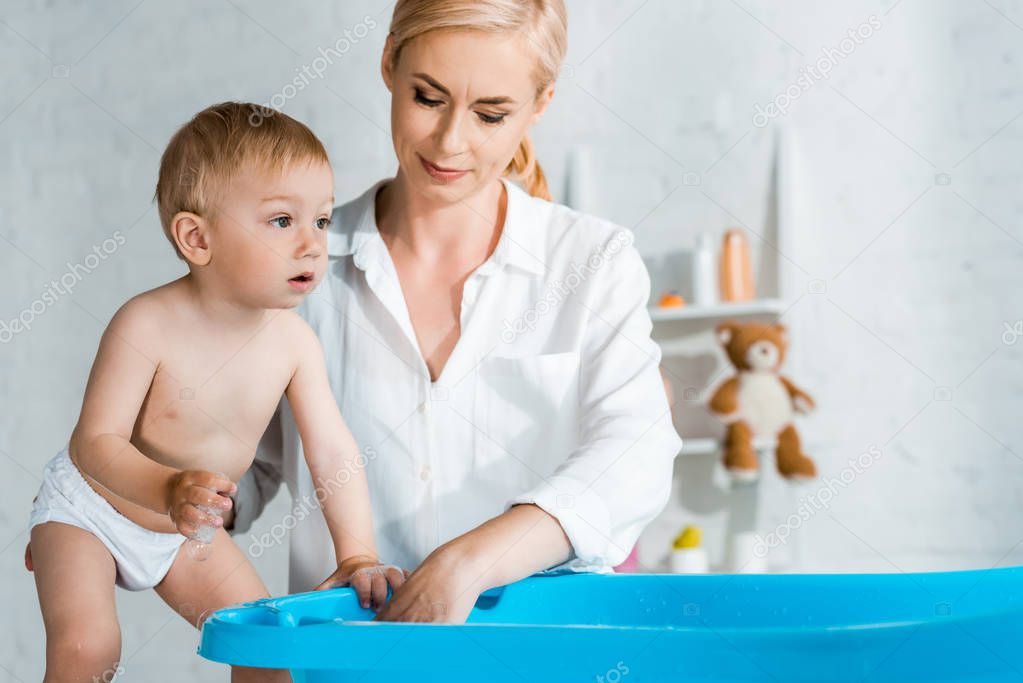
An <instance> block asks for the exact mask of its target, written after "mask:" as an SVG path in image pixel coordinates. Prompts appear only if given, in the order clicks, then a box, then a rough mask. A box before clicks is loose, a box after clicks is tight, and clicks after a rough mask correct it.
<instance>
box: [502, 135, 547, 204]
mask: <svg viewBox="0 0 1023 683" xmlns="http://www.w3.org/2000/svg"><path fill="white" fill-rule="evenodd" d="M504 174H505V175H507V176H513V177H514V178H515V179H517V180H519V181H520V182H521V183H522V185H523V187H525V189H526V192H528V193H529V194H531V195H533V196H534V197H539V198H540V199H546V200H547V201H553V198H552V197H551V191H550V188H548V187H547V176H545V175H544V174H543V169H542V168H540V163H539V162H538V161H537V160H536V157H535V156H534V155H533V143H532V142H530V140H529V136H528V135H525V136H523V138H522V142H520V143H519V148H518V149H517V150H515V156H513V157H512V160H511V163H510V164H508V168H506V169H505V171H504Z"/></svg>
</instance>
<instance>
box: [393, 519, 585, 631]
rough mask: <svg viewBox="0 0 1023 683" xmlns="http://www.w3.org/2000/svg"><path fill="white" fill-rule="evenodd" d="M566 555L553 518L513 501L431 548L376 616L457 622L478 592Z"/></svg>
mask: <svg viewBox="0 0 1023 683" xmlns="http://www.w3.org/2000/svg"><path fill="white" fill-rule="evenodd" d="M571 554H572V546H571V544H570V543H569V542H568V537H567V536H566V535H565V532H564V530H563V529H562V528H561V524H559V523H558V520H557V519H555V518H554V517H552V516H551V515H549V514H547V513H546V512H544V511H543V510H542V509H540V508H538V507H537V506H535V505H515V506H513V507H512V508H510V509H509V510H507V511H505V512H504V513H503V514H500V515H498V516H497V517H494V518H493V519H491V520H489V521H487V522H484V523H483V524H481V525H480V526H478V527H476V528H475V529H473V530H472V531H469V532H467V533H465V534H462V535H461V536H459V537H458V538H455V539H453V540H451V541H449V542H447V543H445V544H444V545H442V546H440V547H439V548H437V549H436V550H434V551H433V552H432V553H430V555H429V557H427V558H426V559H425V560H423V564H421V565H420V566H419V568H418V569H416V571H414V572H413V573H412V575H411V576H410V577H409V578H408V580H407V581H406V582H405V585H404V586H402V589H401V590H400V591H398V592H396V593H395V595H394V597H393V598H392V599H391V601H390V602H389V603H387V606H386V607H385V608H384V609H383V610H382V611H380V613H379V614H377V617H376V618H377V619H378V620H380V621H432V622H445V623H453V624H460V623H462V622H464V621H465V619H466V618H467V617H468V616H469V612H470V611H472V606H473V605H474V604H476V598H478V597H479V594H480V593H482V592H483V591H485V590H488V589H490V588H494V587H495V586H504V585H506V584H509V583H512V582H514V581H518V580H519V579H522V578H525V577H527V576H529V575H530V574H535V573H536V572H538V571H542V570H544V569H547V568H548V567H552V566H554V565H558V564H561V563H563V562H565V561H566V560H568V559H569V557H571Z"/></svg>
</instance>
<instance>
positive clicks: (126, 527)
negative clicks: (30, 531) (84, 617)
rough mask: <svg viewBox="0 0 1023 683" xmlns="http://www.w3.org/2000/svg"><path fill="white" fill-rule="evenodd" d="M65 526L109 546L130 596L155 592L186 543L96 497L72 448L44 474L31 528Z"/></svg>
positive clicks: (182, 538) (62, 452) (47, 467)
mask: <svg viewBox="0 0 1023 683" xmlns="http://www.w3.org/2000/svg"><path fill="white" fill-rule="evenodd" d="M44 522H63V523H64V524H70V525H71V526H76V527H79V528H80V529H85V530H86V531H88V532H90V533H91V534H93V535H94V536H96V538H98V539H99V540H100V541H102V542H103V545H105V546H106V547H107V550H109V551H110V554H111V555H113V556H114V562H116V563H117V585H118V586H120V587H121V588H124V589H126V590H130V591H140V590H145V589H147V588H152V587H153V586H155V585H156V584H158V583H160V581H162V580H163V577H164V576H166V575H167V572H168V571H170V568H171V565H172V564H174V558H175V557H177V554H178V549H179V548H180V547H181V544H182V543H184V542H185V541H186V540H188V539H186V538H185V537H184V536H182V535H181V534H179V533H173V534H165V533H161V532H159V531H151V530H150V529H146V528H145V527H141V526H139V525H138V524H136V523H135V522H133V521H131V520H130V519H128V518H127V517H125V516H124V515H122V514H121V513H120V512H118V511H117V510H115V509H114V507H113V506H112V505H110V503H109V502H108V501H107V500H106V498H104V497H103V496H101V495H99V494H98V493H96V492H95V491H94V490H93V489H92V487H91V486H89V483H88V482H87V481H85V479H84V478H83V477H82V473H81V472H79V471H78V468H77V467H76V466H75V464H74V463H73V462H72V461H71V456H70V455H68V451H67V447H65V448H64V450H62V451H61V452H60V453H58V454H57V455H56V456H54V458H53V459H52V460H50V462H48V463H46V469H45V470H43V485H42V486H40V487H39V494H38V495H37V496H36V501H35V505H34V506H33V507H32V517H31V524H30V528H31V527H34V526H35V525H36V524H43V523H44Z"/></svg>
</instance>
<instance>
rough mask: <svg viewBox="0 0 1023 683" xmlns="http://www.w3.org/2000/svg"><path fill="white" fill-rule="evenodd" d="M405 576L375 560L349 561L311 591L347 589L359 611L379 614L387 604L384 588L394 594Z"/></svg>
mask: <svg viewBox="0 0 1023 683" xmlns="http://www.w3.org/2000/svg"><path fill="white" fill-rule="evenodd" d="M408 575H409V573H408V571H407V570H404V569H402V568H400V567H395V566H394V565H393V564H380V562H379V561H378V560H376V559H375V558H372V557H367V556H365V555H357V556H355V557H349V558H348V559H346V560H344V561H343V562H342V563H341V566H339V567H338V568H337V571H336V572H334V573H333V574H331V575H330V576H328V577H327V578H326V580H324V582H323V583H321V584H320V585H319V586H317V587H316V588H315V590H318V591H321V590H326V589H327V588H333V587H335V586H351V587H352V588H354V589H355V594H356V595H357V596H358V597H359V604H360V605H362V606H363V607H370V606H372V608H373V610H374V611H379V610H380V608H382V607H383V606H384V604H385V603H386V602H387V585H388V584H390V585H391V590H392V592H393V591H396V590H398V587H399V586H401V584H403V583H405V579H406V578H407V577H408Z"/></svg>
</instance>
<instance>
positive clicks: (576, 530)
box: [505, 475, 628, 571]
mask: <svg viewBox="0 0 1023 683" xmlns="http://www.w3.org/2000/svg"><path fill="white" fill-rule="evenodd" d="M523 504H531V505H535V506H537V507H538V508H540V509H541V510H543V511H544V512H546V513H547V514H549V515H550V516H551V517H553V518H554V519H556V520H558V523H559V524H561V528H562V529H563V530H564V532H565V535H566V536H568V541H569V543H571V544H572V550H573V551H574V552H575V558H574V559H572V560H569V562H567V563H566V564H571V565H575V566H579V567H580V570H581V571H595V570H599V568H602V567H610V566H612V565H611V564H610V562H609V561H608V551H609V549H610V545H611V520H610V514H609V513H608V509H607V505H605V504H604V501H603V500H601V498H600V496H598V495H597V494H596V492H594V491H593V489H591V488H588V487H587V486H586V484H584V483H583V482H581V481H579V480H578V479H574V478H572V477H566V476H562V475H554V476H551V477H547V479H546V481H544V482H543V483H541V484H540V485H538V486H537V487H535V488H534V489H533V490H531V491H527V492H526V493H523V494H522V495H519V496H516V497H515V498H512V499H511V500H510V501H509V502H508V503H507V504H506V506H505V510H507V509H508V508H510V507H512V506H513V505H523ZM626 554H628V551H626ZM559 566H565V565H559ZM582 567H586V568H585V569H582Z"/></svg>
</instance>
